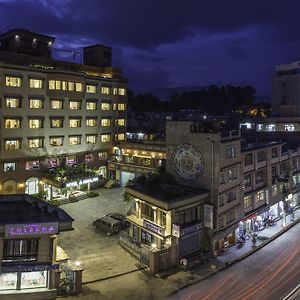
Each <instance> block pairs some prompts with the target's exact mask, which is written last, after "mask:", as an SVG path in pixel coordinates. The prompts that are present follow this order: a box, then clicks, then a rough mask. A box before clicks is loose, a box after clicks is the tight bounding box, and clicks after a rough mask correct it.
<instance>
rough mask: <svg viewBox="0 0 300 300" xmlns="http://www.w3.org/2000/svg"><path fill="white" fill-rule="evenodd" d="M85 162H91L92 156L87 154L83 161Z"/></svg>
mask: <svg viewBox="0 0 300 300" xmlns="http://www.w3.org/2000/svg"><path fill="white" fill-rule="evenodd" d="M84 160H85V161H86V162H89V161H92V160H93V154H92V153H89V154H86V155H85V159H84Z"/></svg>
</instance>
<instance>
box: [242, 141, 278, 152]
mask: <svg viewBox="0 0 300 300" xmlns="http://www.w3.org/2000/svg"><path fill="white" fill-rule="evenodd" d="M281 144H283V142H281V141H272V142H259V143H247V144H243V143H242V152H246V151H251V150H256V149H261V148H267V147H272V146H276V145H281Z"/></svg>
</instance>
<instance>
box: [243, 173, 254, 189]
mask: <svg viewBox="0 0 300 300" xmlns="http://www.w3.org/2000/svg"><path fill="white" fill-rule="evenodd" d="M244 185H245V188H248V187H250V186H252V175H251V174H247V175H245V177H244Z"/></svg>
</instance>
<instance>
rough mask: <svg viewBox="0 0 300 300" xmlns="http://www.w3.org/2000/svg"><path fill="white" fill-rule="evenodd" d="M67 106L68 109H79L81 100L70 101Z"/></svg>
mask: <svg viewBox="0 0 300 300" xmlns="http://www.w3.org/2000/svg"><path fill="white" fill-rule="evenodd" d="M69 108H70V109H81V101H70V103H69Z"/></svg>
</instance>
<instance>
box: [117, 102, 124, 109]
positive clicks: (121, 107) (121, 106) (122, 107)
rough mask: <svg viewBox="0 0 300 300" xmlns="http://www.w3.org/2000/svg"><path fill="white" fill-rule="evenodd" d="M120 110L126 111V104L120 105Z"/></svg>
mask: <svg viewBox="0 0 300 300" xmlns="http://www.w3.org/2000/svg"><path fill="white" fill-rule="evenodd" d="M118 110H126V104H125V103H118Z"/></svg>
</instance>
